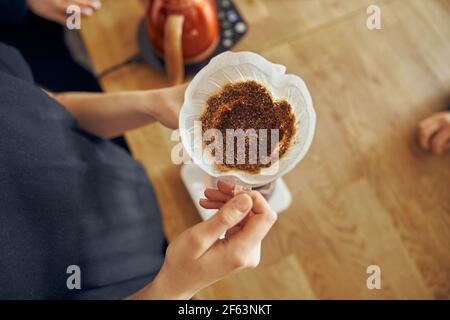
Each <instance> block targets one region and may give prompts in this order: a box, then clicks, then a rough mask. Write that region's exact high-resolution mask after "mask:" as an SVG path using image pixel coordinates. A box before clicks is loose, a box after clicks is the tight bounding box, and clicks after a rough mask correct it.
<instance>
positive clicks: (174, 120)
mask: <svg viewBox="0 0 450 320" xmlns="http://www.w3.org/2000/svg"><path fill="white" fill-rule="evenodd" d="M185 88H186V85H181V86H177V87H171V88H165V89H158V90H148V91H129V92H118V93H60V94H50V95H51V96H52V97H53V98H54V99H55V100H57V101H58V102H59V103H60V104H62V105H63V106H64V107H65V108H66V109H67V110H68V111H69V112H70V113H71V114H72V116H73V117H74V118H75V119H76V120H77V122H78V124H79V126H80V127H81V128H82V129H84V130H86V131H88V132H90V133H93V134H95V135H97V136H100V137H103V138H108V139H109V138H114V137H117V136H120V135H122V134H123V133H124V132H126V131H128V130H131V129H135V128H139V127H141V126H144V125H146V124H149V123H151V122H153V121H159V122H161V123H162V124H163V125H165V126H167V127H169V128H177V126H178V112H179V109H180V107H181V105H182V103H183V94H184V90H185Z"/></svg>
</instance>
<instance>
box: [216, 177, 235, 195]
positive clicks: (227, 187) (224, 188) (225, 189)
mask: <svg viewBox="0 0 450 320" xmlns="http://www.w3.org/2000/svg"><path fill="white" fill-rule="evenodd" d="M217 188H219V191H221V192H222V193H225V194H227V195H229V196H231V197H232V196H234V194H233V192H234V186H233V185H231V184H228V183H226V182H225V181H223V180H219V181H218V182H217Z"/></svg>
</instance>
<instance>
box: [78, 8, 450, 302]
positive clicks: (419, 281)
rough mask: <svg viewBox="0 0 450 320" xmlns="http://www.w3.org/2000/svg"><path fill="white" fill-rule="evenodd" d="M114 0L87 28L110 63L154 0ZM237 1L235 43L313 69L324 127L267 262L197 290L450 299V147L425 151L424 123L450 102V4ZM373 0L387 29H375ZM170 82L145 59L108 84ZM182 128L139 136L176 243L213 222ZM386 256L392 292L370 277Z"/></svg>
mask: <svg viewBox="0 0 450 320" xmlns="http://www.w3.org/2000/svg"><path fill="white" fill-rule="evenodd" d="M103 2H104V7H103V9H102V10H101V11H100V12H99V13H98V14H97V15H96V16H94V17H92V18H90V19H89V20H84V21H83V23H84V25H82V33H83V37H84V41H85V44H86V46H87V48H88V50H89V52H90V55H91V57H92V60H93V63H94V67H95V69H96V70H97V71H101V70H104V69H105V68H107V67H109V66H112V65H114V64H116V63H118V62H120V61H122V60H124V59H125V58H128V57H129V56H131V55H132V54H134V53H135V52H136V50H137V48H136V44H135V41H134V39H135V38H134V32H135V29H136V25H137V23H138V21H139V19H140V18H141V17H142V15H143V5H144V4H143V1H140V0H130V1H126V3H127V5H125V4H124V3H125V1H111V0H103ZM236 2H237V4H238V6H239V8H240V10H241V13H242V14H243V16H244V17H245V18H246V20H247V21H248V23H249V24H250V29H249V32H248V34H247V36H246V37H245V38H244V39H243V41H242V42H241V43H240V44H239V46H238V47H237V48H236V49H235V50H236V51H239V50H251V51H255V52H257V53H259V54H261V55H263V56H264V57H266V58H267V59H269V60H271V61H273V62H277V63H281V64H284V65H286V67H287V69H288V72H289V73H295V74H298V75H299V76H301V77H302V78H303V79H304V80H305V82H306V83H307V85H308V87H309V89H310V91H311V95H312V97H313V101H314V106H315V109H316V112H317V129H316V135H315V139H314V141H313V145H312V148H311V150H310V152H309V154H308V155H307V157H306V158H305V159H304V160H303V161H302V162H301V163H300V164H299V165H298V166H297V167H296V168H295V169H294V170H293V171H292V172H291V173H289V174H288V175H287V176H286V177H285V180H286V182H287V184H288V186H289V188H290V190H291V192H292V194H293V199H294V201H293V204H292V206H291V207H290V208H289V209H288V210H287V211H285V212H284V213H283V214H282V215H281V216H280V219H279V220H278V221H277V224H276V225H275V227H274V228H273V230H272V231H271V232H270V234H269V235H268V237H267V238H266V239H265V240H264V243H263V253H262V261H261V264H260V266H259V267H258V268H257V269H255V270H251V271H246V272H242V273H239V274H236V275H233V276H230V277H228V278H227V279H224V280H223V281H221V282H219V283H217V284H215V285H214V286H212V287H210V288H207V289H205V290H203V291H202V292H200V293H199V294H198V296H197V298H200V299H253V298H254V299H266V298H272V299H341V298H342V299H349V298H356V299H366V298H367V299H380V298H389V299H390V298H394V299H407V298H413V299H415V298H425V299H442V298H446V299H449V298H450V155H446V156H444V157H435V156H432V155H431V154H428V153H427V152H423V151H421V150H420V149H419V148H418V146H417V143H416V141H415V136H414V129H415V125H416V123H417V122H418V121H419V120H420V119H422V118H423V117H425V116H427V115H429V114H430V113H432V112H434V111H438V110H441V109H443V108H444V106H445V104H446V103H447V102H448V101H449V100H450V1H445V0H386V1H381V0H380V1H376V0H370V1H369V0H368V1H365V0H298V1H295V0H285V1H283V0H281V1H280V0H267V1H261V0H253V1H251V0H239V1H236ZM372 3H375V4H377V5H379V6H380V8H381V17H382V29H381V30H372V31H371V30H368V29H367V28H366V19H367V13H366V8H367V6H368V5H369V4H372ZM111 30H113V32H111ZM165 84H166V82H165V79H164V77H163V76H162V75H158V74H156V73H155V72H154V71H152V70H150V69H149V68H147V67H145V66H143V65H140V64H135V65H131V66H129V67H126V68H123V69H121V70H120V71H117V72H115V73H114V74H111V75H110V76H108V77H106V78H104V79H103V81H102V86H103V88H104V89H105V90H106V91H118V90H128V89H144V88H154V87H161V86H164V85H165ZM169 137H170V131H169V130H166V129H163V128H162V127H161V126H160V125H151V126H148V127H146V128H144V129H140V130H136V131H133V132H130V133H129V134H128V135H127V139H128V141H129V143H130V145H131V149H132V151H133V154H134V155H135V157H136V158H138V159H139V160H140V161H141V162H142V163H143V164H144V166H145V168H146V170H147V172H148V174H149V176H150V178H151V180H152V181H153V183H154V185H155V189H156V192H157V194H158V199H159V203H160V206H161V208H162V214H163V217H164V227H165V230H166V232H167V234H168V237H169V239H173V237H175V236H176V235H177V234H178V233H180V232H181V231H183V230H184V229H185V228H187V227H189V226H190V225H192V224H194V223H196V222H198V221H199V218H198V216H197V214H196V212H195V208H194V206H193V205H192V203H191V202H190V200H189V196H188V194H187V192H186V190H185V189H184V186H183V185H182V183H181V179H180V177H179V167H177V166H175V165H174V164H172V163H171V162H170V150H171V148H172V146H173V145H174V144H175V142H171V141H170V139H169ZM174 192H175V194H176V196H175V198H174V197H173V193H174ZM372 264H376V265H379V266H380V267H381V272H382V283H381V285H382V289H381V290H368V289H367V287H366V279H367V277H368V275H367V274H366V268H367V266H369V265H372Z"/></svg>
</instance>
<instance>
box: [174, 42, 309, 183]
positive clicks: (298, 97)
mask: <svg viewBox="0 0 450 320" xmlns="http://www.w3.org/2000/svg"><path fill="white" fill-rule="evenodd" d="M285 72H286V67H285V66H283V65H280V64H274V63H271V62H269V61H267V60H266V59H264V58H263V57H261V56H259V55H257V54H255V53H252V52H237V53H233V52H229V51H228V52H224V53H222V54H220V55H218V56H216V57H214V58H213V59H212V60H211V61H210V62H209V64H208V65H207V66H206V67H204V68H203V69H202V70H201V71H200V72H199V73H198V74H197V75H196V76H195V77H194V79H193V80H192V81H191V83H190V84H189V86H188V88H187V90H186V92H185V98H184V103H183V106H182V108H181V111H180V120H179V126H180V129H181V130H180V135H181V141H182V143H183V146H184V148H185V149H186V151H187V152H188V154H189V156H190V157H191V158H192V159H193V161H194V163H196V164H197V165H198V166H199V167H200V168H201V169H202V170H204V171H205V172H206V173H208V174H209V175H211V176H213V177H227V178H228V179H230V178H232V179H235V178H237V179H239V180H240V181H241V182H243V183H245V184H248V185H251V186H259V185H262V184H266V183H269V182H271V181H273V180H275V179H276V178H278V177H281V176H283V175H285V174H286V173H287V172H289V171H290V170H292V169H293V168H294V167H295V165H296V164H297V163H298V162H299V161H300V160H301V159H302V158H303V157H304V156H305V154H306V152H307V151H308V149H309V147H310V145H311V142H312V138H313V135H314V129H315V125H316V114H315V112H314V108H313V104H312V100H311V96H310V94H309V91H308V89H307V87H306V85H305V83H304V82H303V80H302V79H300V78H299V77H298V76H296V75H292V74H285ZM246 80H255V81H257V82H259V83H261V84H263V85H264V86H265V87H266V88H267V89H268V90H269V91H270V92H271V93H272V96H273V98H274V99H275V100H278V99H285V100H286V101H288V102H289V103H290V105H291V106H292V108H293V111H294V114H295V117H296V120H297V124H296V125H297V130H296V136H295V137H294V140H293V143H292V145H291V146H290V147H289V149H288V151H287V152H286V153H285V154H284V155H283V157H281V159H280V160H279V161H278V164H277V165H272V166H271V167H269V168H264V169H261V172H260V173H258V174H250V173H246V172H244V171H239V170H232V171H226V172H222V171H220V170H218V169H217V167H216V166H215V164H214V163H213V161H212V159H211V161H205V157H204V156H203V157H202V155H201V153H199V152H194V150H195V149H194V146H195V148H199V149H197V150H201V148H202V141H201V137H198V136H196V138H199V139H196V140H194V121H200V116H201V114H202V112H203V111H204V110H205V108H206V100H207V99H208V98H209V97H210V96H211V95H213V94H214V93H216V92H218V91H220V90H221V88H222V87H223V86H224V85H225V84H227V83H232V82H239V81H246ZM211 158H212V157H211ZM274 168H276V170H274Z"/></svg>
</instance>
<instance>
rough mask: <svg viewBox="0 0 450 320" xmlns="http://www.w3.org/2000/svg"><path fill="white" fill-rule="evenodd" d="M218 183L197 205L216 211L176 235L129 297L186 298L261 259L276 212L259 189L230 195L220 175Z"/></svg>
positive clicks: (257, 262) (255, 263)
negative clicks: (150, 279) (157, 266)
mask: <svg viewBox="0 0 450 320" xmlns="http://www.w3.org/2000/svg"><path fill="white" fill-rule="evenodd" d="M218 187H219V190H213V189H207V191H205V196H206V197H207V199H204V200H202V201H201V205H202V206H203V207H205V208H210V209H211V208H215V209H219V211H218V212H217V213H216V214H215V215H214V216H213V217H212V218H211V219H209V220H206V221H204V222H201V223H199V224H197V225H195V226H193V227H192V228H190V229H188V230H187V231H185V232H183V233H182V234H181V235H180V236H178V237H177V238H176V239H175V240H174V241H173V242H172V243H171V244H170V245H169V247H168V248H167V253H166V259H165V260H164V264H163V266H162V268H161V270H160V272H159V273H158V275H157V276H156V277H155V279H154V280H153V282H151V283H150V284H149V285H147V286H146V287H144V288H143V289H141V290H140V291H138V292H136V293H135V294H133V295H131V296H130V297H128V299H135V300H140V299H163V300H169V299H190V298H191V297H192V296H193V295H194V294H195V293H197V292H198V291H199V290H201V289H203V288H205V287H207V286H209V285H211V284H213V283H214V282H216V281H218V280H220V279H222V278H223V277H225V276H227V275H229V274H231V273H233V272H236V271H239V270H243V269H247V268H254V267H256V266H257V265H258V264H259V260H260V253H261V252H260V251H261V241H262V240H263V238H264V237H265V236H266V234H267V233H268V232H269V230H270V228H271V227H272V225H273V224H274V223H275V221H276V219H277V214H276V213H275V212H274V211H273V210H272V209H271V208H270V207H269V205H268V203H267V202H266V200H265V199H264V197H263V196H262V195H261V194H260V193H259V192H257V191H252V192H250V193H249V194H245V193H243V194H238V195H236V196H234V197H233V187H232V186H230V185H228V184H226V183H224V182H222V181H220V182H219V184H218ZM225 232H226V235H225V239H223V240H220V239H219V237H220V236H221V235H222V234H223V233H225Z"/></svg>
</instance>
